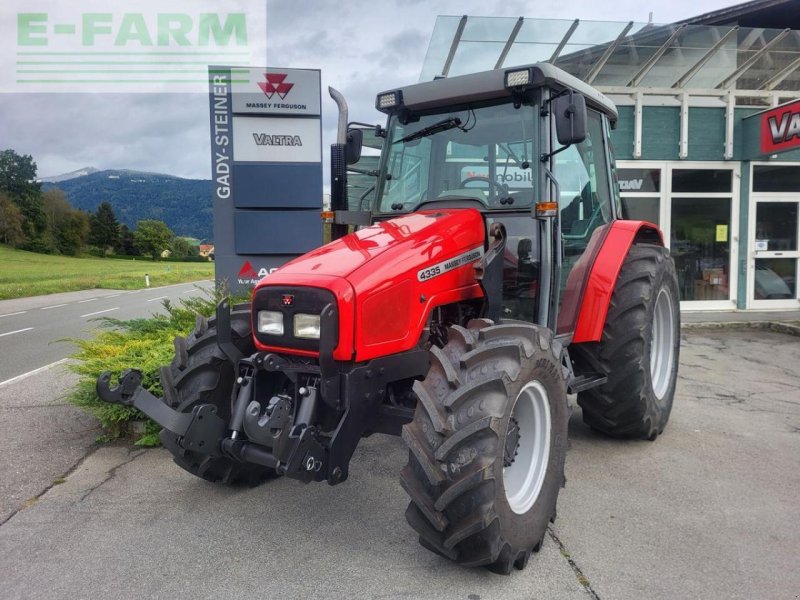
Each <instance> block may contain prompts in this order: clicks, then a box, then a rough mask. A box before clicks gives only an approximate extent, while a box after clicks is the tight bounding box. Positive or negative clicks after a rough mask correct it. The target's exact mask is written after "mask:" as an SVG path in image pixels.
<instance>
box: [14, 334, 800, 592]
mask: <svg viewBox="0 0 800 600" xmlns="http://www.w3.org/2000/svg"><path fill="white" fill-rule="evenodd" d="M683 339H684V343H683V349H682V361H681V362H682V365H681V379H680V383H679V388H678V394H677V397H676V401H675V409H674V411H673V416H672V420H671V422H670V425H669V427H668V428H667V430H666V432H665V434H664V436H662V437H661V438H659V440H658V441H656V442H654V443H650V442H619V441H612V440H607V439H605V438H603V437H601V436H599V435H597V434H595V433H593V432H592V431H590V430H589V429H588V428H586V427H585V426H584V425H583V424H582V423H581V421H580V411H579V410H576V413H575V414H574V415H573V418H572V421H571V423H570V435H571V439H572V448H571V450H570V452H569V454H568V458H567V476H568V479H569V482H568V484H567V487H566V489H565V490H564V491H563V492H562V495H561V497H560V500H559V519H558V521H556V524H555V526H553V528H552V530H551V536H550V537H549V538H548V539H547V540H546V543H545V546H544V548H543V550H542V552H541V553H539V554H538V555H536V556H535V557H534V558H533V559H532V560H531V563H530V565H529V566H528V569H526V570H525V571H523V572H515V573H514V574H512V575H511V576H509V577H502V576H498V575H493V574H491V573H488V572H485V571H482V570H465V569H460V568H458V567H454V566H452V565H450V564H448V563H447V562H446V561H444V560H442V559H439V558H438V557H436V556H433V555H431V554H430V553H428V552H426V551H424V550H423V549H422V548H420V547H418V546H417V543H416V541H415V539H414V536H413V534H412V533H411V532H410V530H409V528H408V527H407V525H406V523H405V520H404V518H403V509H404V507H405V498H404V496H403V492H402V490H401V488H400V486H399V484H398V481H397V471H398V469H399V467H400V466H401V465H402V464H403V463H404V460H405V452H404V450H403V446H402V442H400V441H399V440H397V439H393V438H386V437H382V436H374V437H373V438H370V439H368V440H366V441H365V442H364V443H363V444H362V446H361V447H360V448H359V450H358V452H357V454H356V457H355V459H354V462H353V465H352V471H351V478H350V480H349V481H348V482H346V483H345V484H343V485H340V486H337V487H334V488H330V487H328V486H324V485H319V484H316V485H315V484H310V485H308V486H303V485H302V484H300V483H297V482H294V481H290V480H287V479H282V480H278V481H274V482H272V483H270V484H267V485H266V486H263V487H260V488H256V489H243V490H242V489H239V490H231V489H226V488H222V487H219V486H214V485H211V484H206V483H205V482H202V481H200V480H197V479H194V478H192V477H191V476H190V475H188V474H186V473H184V472H182V471H180V470H179V469H177V467H174V466H173V465H172V464H171V462H170V461H169V458H168V456H167V453H166V452H165V451H163V450H160V449H159V450H147V451H142V450H138V449H134V450H129V449H127V448H122V447H103V448H100V449H97V450H95V451H94V452H92V453H90V454H89V456H88V457H87V458H86V459H85V460H84V461H83V462H81V463H80V464H79V466H78V467H77V468H76V469H75V470H74V471H73V472H72V473H71V474H69V475H68V476H67V477H66V481H65V482H64V483H62V484H60V485H54V486H52V488H50V489H49V490H48V491H46V492H45V493H43V494H42V495H41V496H39V497H38V499H35V500H30V501H28V502H27V503H26V506H27V507H26V508H22V509H21V510H19V512H16V513H15V514H14V515H13V516H12V517H11V518H10V519H8V520H7V521H6V522H5V523H4V524H3V525H2V527H0V573H3V576H2V580H3V584H4V586H3V593H2V595H3V597H4V598H84V597H85V598H132V597H140V598H149V597H152V598H184V597H185V598H189V597H195V598H219V597H225V598H245V597H248V598H249V597H252V596H255V595H258V596H261V597H266V598H351V597H383V598H404V597H407V598H463V599H468V600H476V599H478V598H480V599H487V598H526V599H530V598H587V597H590V598H591V597H594V598H623V599H624V598H631V599H640V598H669V599H673V598H723V597H724V598H748V599H750V598H789V599H792V598H796V597H797V594H798V592H800V569H798V566H799V564H798V558H797V557H798V556H800V519H798V517H800V509H799V508H798V507H799V506H800V503H798V499H797V497H798V495H800V473H798V469H797V467H798V457H800V388H799V387H798V386H800V383H799V382H798V376H797V365H798V364H800V338H797V337H791V336H787V335H781V334H777V333H772V332H766V331H758V330H744V331H736V330H733V331H729V330H715V331H707V332H706V331H690V332H687V333H685V334H684V336H683ZM59 376H60V375H59ZM26 393H27V391H26V390H25V389H21V388H15V387H14V386H5V387H0V406H2V407H3V411H6V410H9V409H8V408H7V407H8V406H11V405H12V404H13V403H14V402H26V401H25V400H24V399H22V396H24V395H25V394H26ZM43 393H46V392H43ZM31 414H33V413H31ZM36 431H37V429H36V428H35V427H31V428H29V429H26V430H23V431H21V432H19V433H18V434H16V435H17V437H19V438H20V441H19V445H18V446H16V447H15V448H16V449H15V448H13V447H12V448H8V447H6V446H3V447H2V451H3V455H4V457H5V459H4V460H6V461H12V462H15V463H21V462H25V461H30V460H32V459H33V457H34V456H36V455H38V454H41V453H42V452H47V451H49V450H48V449H43V448H41V446H40V445H39V444H38V443H37V440H36V439H35V435H36ZM12 433H13V432H5V431H3V432H2V433H0V439H6V438H7V437H8V436H9V435H10V434H12ZM67 462H68V461H67ZM13 473H14V472H13V471H12V474H11V475H10V476H11V477H14V476H15V475H14V474H13ZM2 475H3V478H5V477H7V476H9V475H8V474H7V473H6V472H3V473H2ZM23 476H25V477H27V476H28V475H26V474H25V473H24V472H23ZM41 483H42V487H41V489H42V490H44V488H45V487H46V485H43V484H44V483H47V484H48V485H49V484H50V483H52V480H50V481H47V482H45V481H43V482H41ZM4 491H5V490H4ZM37 493H38V492H37ZM579 578H581V581H583V583H586V584H588V587H584V586H583V585H582V584H581V583H580V582H579Z"/></svg>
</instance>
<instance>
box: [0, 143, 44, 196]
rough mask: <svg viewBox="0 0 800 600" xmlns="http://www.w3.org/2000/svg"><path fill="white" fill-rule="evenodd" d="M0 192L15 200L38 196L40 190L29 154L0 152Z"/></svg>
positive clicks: (34, 167) (11, 151) (34, 165)
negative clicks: (6, 193)
mask: <svg viewBox="0 0 800 600" xmlns="http://www.w3.org/2000/svg"><path fill="white" fill-rule="evenodd" d="M0 191H4V192H8V194H9V195H10V196H11V197H12V198H14V199H15V200H16V199H18V198H22V197H25V196H30V195H31V194H33V195H38V192H40V191H41V190H40V187H39V184H38V183H36V163H35V162H33V157H32V156H31V155H30V154H23V155H20V154H17V153H16V152H14V151H13V150H10V149H9V150H3V151H0Z"/></svg>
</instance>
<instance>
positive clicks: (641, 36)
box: [420, 16, 800, 91]
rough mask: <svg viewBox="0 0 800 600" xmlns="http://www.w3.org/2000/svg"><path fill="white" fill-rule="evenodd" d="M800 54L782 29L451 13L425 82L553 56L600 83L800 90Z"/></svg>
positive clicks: (799, 40)
mask: <svg viewBox="0 0 800 600" xmlns="http://www.w3.org/2000/svg"><path fill="white" fill-rule="evenodd" d="M798 58H800V36H798V35H797V32H791V31H788V30H782V29H765V28H750V27H739V28H734V27H733V26H730V25H723V26H705V25H682V26H681V25H675V24H670V25H657V24H653V23H628V22H608V21H583V20H577V19H576V20H574V21H573V20H559V19H521V20H520V19H516V18H513V17H452V16H447V17H438V18H437V20H436V26H435V27H434V31H433V36H432V37H431V42H430V45H429V46H428V52H427V55H426V56H425V62H424V64H423V68H422V73H421V75H420V81H430V80H432V79H433V78H434V77H438V76H447V77H451V76H453V75H463V74H465V73H475V72H478V71H486V70H489V69H495V68H504V67H511V66H515V65H520V64H527V63H532V62H550V63H552V64H554V65H556V66H557V67H560V68H561V69H564V70H565V71H567V72H568V73H570V74H572V75H575V76H576V77H578V78H580V79H583V80H584V81H587V82H588V83H591V84H592V85H595V86H615V87H619V86H632V87H646V88H682V89H713V88H718V87H719V88H726V89H727V88H733V89H738V90H784V91H800V68H798V67H800V64H798V63H797V59H798Z"/></svg>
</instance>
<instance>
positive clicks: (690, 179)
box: [672, 169, 733, 193]
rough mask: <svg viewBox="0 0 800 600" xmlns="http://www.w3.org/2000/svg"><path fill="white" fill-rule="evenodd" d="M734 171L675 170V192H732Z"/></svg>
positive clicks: (673, 178) (673, 177) (673, 180)
mask: <svg viewBox="0 0 800 600" xmlns="http://www.w3.org/2000/svg"><path fill="white" fill-rule="evenodd" d="M732 184H733V171H731V170H730V169H673V171H672V191H673V192H711V193H716V192H722V193H726V192H730V191H731V187H732Z"/></svg>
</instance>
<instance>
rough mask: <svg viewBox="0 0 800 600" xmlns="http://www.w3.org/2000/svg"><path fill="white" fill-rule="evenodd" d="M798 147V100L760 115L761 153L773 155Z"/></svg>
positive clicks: (799, 109) (799, 124)
mask: <svg viewBox="0 0 800 600" xmlns="http://www.w3.org/2000/svg"><path fill="white" fill-rule="evenodd" d="M799 147H800V100H795V101H793V102H789V103H787V104H783V105H782V106H778V107H777V108H773V109H772V110H768V111H766V112H764V113H762V114H761V152H762V153H763V154H774V153H775V152H785V151H786V150H791V149H792V148H799Z"/></svg>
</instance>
